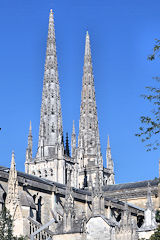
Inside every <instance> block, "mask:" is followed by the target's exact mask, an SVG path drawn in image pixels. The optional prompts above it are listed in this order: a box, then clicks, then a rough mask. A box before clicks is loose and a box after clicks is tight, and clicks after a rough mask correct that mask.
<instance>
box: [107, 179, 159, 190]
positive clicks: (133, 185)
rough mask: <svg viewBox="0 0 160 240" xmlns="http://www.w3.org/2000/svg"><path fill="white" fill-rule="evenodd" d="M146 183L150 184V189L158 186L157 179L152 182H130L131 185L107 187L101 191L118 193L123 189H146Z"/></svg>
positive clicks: (122, 184) (123, 184)
mask: <svg viewBox="0 0 160 240" xmlns="http://www.w3.org/2000/svg"><path fill="white" fill-rule="evenodd" d="M148 183H150V186H151V187H154V186H155V187H156V186H158V183H159V179H158V178H157V179H154V180H145V181H140V182H131V183H121V184H114V185H108V186H104V187H103V190H104V191H105V192H106V191H119V190H123V189H132V188H146V187H148Z"/></svg>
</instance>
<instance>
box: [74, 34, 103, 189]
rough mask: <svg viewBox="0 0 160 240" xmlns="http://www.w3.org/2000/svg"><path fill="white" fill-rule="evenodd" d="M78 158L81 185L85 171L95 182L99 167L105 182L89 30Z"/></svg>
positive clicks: (85, 57) (84, 68)
mask: <svg viewBox="0 0 160 240" xmlns="http://www.w3.org/2000/svg"><path fill="white" fill-rule="evenodd" d="M77 158H78V163H79V166H80V173H79V175H80V177H79V184H80V186H83V178H84V174H85V171H87V173H88V174H87V175H88V176H87V177H89V172H91V173H92V175H93V176H92V180H93V183H94V182H95V178H96V171H97V168H98V169H99V171H100V174H99V176H100V178H101V182H103V174H102V172H103V159H102V155H101V148H100V138H99V129H98V118H97V107H96V99H95V87H94V76H93V71H92V59H91V48H90V38H89V34H88V32H87V34H86V43H85V55H84V67H83V80H82V92H81V107H80V121H79V136H78V150H77ZM83 173H84V174H83ZM86 187H87V186H86Z"/></svg>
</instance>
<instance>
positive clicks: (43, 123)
mask: <svg viewBox="0 0 160 240" xmlns="http://www.w3.org/2000/svg"><path fill="white" fill-rule="evenodd" d="M62 135H63V130H62V113H61V103H60V91H59V80H58V70H57V55H56V40H55V30H54V20H53V12H52V10H51V11H50V16H49V27H48V40H47V50H46V61H45V71H44V80H43V93H42V105H41V119H40V128H39V142H38V151H37V155H36V157H37V158H39V159H43V158H45V157H47V158H50V157H52V156H53V155H55V154H57V153H58V145H59V144H61V141H62Z"/></svg>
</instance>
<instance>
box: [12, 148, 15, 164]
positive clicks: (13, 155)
mask: <svg viewBox="0 0 160 240" xmlns="http://www.w3.org/2000/svg"><path fill="white" fill-rule="evenodd" d="M12 167H15V154H14V151H12V159H11V168H12Z"/></svg>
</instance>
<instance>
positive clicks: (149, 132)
mask: <svg viewBox="0 0 160 240" xmlns="http://www.w3.org/2000/svg"><path fill="white" fill-rule="evenodd" d="M157 57H158V58H159V57H160V40H158V39H156V42H155V45H154V49H153V53H152V54H151V55H150V56H149V57H148V60H150V61H152V60H155V58H157ZM153 79H155V80H156V81H157V82H158V84H159V82H160V78H158V77H154V78H153ZM146 90H147V91H148V94H143V95H142V97H143V98H144V99H146V100H148V101H149V102H151V103H152V105H153V109H152V111H151V114H150V116H141V118H140V121H141V124H142V126H141V127H140V128H139V133H137V134H136V136H138V137H141V140H142V142H145V141H147V144H146V147H147V151H150V150H151V149H154V150H156V149H157V148H158V147H159V146H160V143H159V141H158V138H156V140H153V138H152V141H151V137H153V136H156V135H157V134H159V133H160V88H159V87H151V86H149V87H146Z"/></svg>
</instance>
